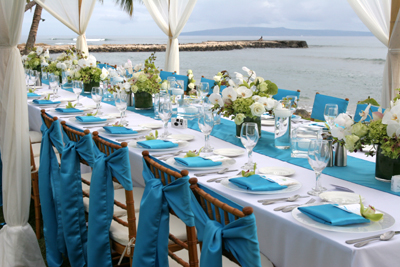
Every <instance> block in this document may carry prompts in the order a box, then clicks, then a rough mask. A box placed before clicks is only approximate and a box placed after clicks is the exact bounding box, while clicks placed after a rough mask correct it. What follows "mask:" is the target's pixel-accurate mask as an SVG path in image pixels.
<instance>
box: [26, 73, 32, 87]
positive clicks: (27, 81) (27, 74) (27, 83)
mask: <svg viewBox="0 0 400 267" xmlns="http://www.w3.org/2000/svg"><path fill="white" fill-rule="evenodd" d="M30 71H31V70H30V69H25V82H26V85H27V86H28V87H29V77H30Z"/></svg>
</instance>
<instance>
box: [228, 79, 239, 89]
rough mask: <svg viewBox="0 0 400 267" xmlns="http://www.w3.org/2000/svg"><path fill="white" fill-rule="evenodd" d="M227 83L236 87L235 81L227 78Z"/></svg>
mask: <svg viewBox="0 0 400 267" xmlns="http://www.w3.org/2000/svg"><path fill="white" fill-rule="evenodd" d="M228 83H229V85H230V86H232V87H233V88H236V87H237V85H236V83H235V82H234V81H233V80H229V81H228Z"/></svg>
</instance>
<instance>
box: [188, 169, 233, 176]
mask: <svg viewBox="0 0 400 267" xmlns="http://www.w3.org/2000/svg"><path fill="white" fill-rule="evenodd" d="M236 171H238V170H227V171H224V173H225V172H236ZM218 172H219V170H218V171H212V172H201V173H195V174H194V175H195V176H206V175H208V174H213V173H218Z"/></svg>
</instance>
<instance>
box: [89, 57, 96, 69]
mask: <svg viewBox="0 0 400 267" xmlns="http://www.w3.org/2000/svg"><path fill="white" fill-rule="evenodd" d="M87 65H88V66H90V67H96V58H95V57H94V56H92V55H90V56H88V59H87Z"/></svg>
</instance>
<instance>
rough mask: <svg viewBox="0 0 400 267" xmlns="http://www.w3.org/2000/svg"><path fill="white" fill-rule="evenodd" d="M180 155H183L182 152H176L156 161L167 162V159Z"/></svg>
mask: <svg viewBox="0 0 400 267" xmlns="http://www.w3.org/2000/svg"><path fill="white" fill-rule="evenodd" d="M180 153H183V150H179V151H178V152H175V153H172V154H169V155H167V156H163V157H160V158H158V159H159V160H167V159H169V158H170V157H174V156H178V155H179V154H180Z"/></svg>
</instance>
